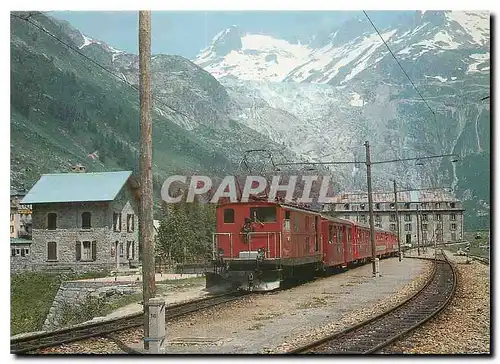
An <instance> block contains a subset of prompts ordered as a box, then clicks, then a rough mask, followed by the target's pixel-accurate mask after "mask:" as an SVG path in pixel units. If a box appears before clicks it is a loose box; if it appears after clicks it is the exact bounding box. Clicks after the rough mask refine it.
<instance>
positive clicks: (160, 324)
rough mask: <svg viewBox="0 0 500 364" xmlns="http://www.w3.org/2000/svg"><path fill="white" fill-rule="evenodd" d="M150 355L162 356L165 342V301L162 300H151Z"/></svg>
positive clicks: (147, 338)
mask: <svg viewBox="0 0 500 364" xmlns="http://www.w3.org/2000/svg"><path fill="white" fill-rule="evenodd" d="M148 306H149V310H148V311H149V337H145V338H144V340H145V341H147V342H149V354H160V353H161V351H162V350H163V349H162V345H163V342H164V340H165V300H163V299H161V298H150V299H149V304H148Z"/></svg>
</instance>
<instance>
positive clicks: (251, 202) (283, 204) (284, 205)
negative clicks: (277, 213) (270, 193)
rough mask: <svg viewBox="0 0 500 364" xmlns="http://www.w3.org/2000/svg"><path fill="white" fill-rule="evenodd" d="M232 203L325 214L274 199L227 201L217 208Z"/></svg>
mask: <svg viewBox="0 0 500 364" xmlns="http://www.w3.org/2000/svg"><path fill="white" fill-rule="evenodd" d="M230 205H270V206H279V207H282V208H285V209H287V210H293V211H299V212H308V213H310V214H313V215H320V216H323V215H322V213H321V212H320V211H317V210H313V209H310V208H307V207H304V206H300V205H295V204H293V203H286V202H274V201H268V200H257V199H255V200H253V199H252V200H248V202H240V201H238V202H225V203H221V204H218V205H217V208H219V207H227V206H230Z"/></svg>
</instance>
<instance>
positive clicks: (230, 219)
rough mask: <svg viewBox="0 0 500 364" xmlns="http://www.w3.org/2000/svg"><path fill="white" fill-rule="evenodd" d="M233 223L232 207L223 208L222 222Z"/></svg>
mask: <svg viewBox="0 0 500 364" xmlns="http://www.w3.org/2000/svg"><path fill="white" fill-rule="evenodd" d="M232 223H234V210H233V209H225V210H224V224H232Z"/></svg>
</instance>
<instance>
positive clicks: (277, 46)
mask: <svg viewBox="0 0 500 364" xmlns="http://www.w3.org/2000/svg"><path fill="white" fill-rule="evenodd" d="M420 14H421V13H420V12H416V13H415V15H414V16H413V17H408V18H407V19H406V22H405V23H404V24H401V25H400V26H399V27H397V28H388V29H381V35H382V37H383V38H384V40H385V41H386V42H387V43H388V44H389V45H390V46H391V49H392V50H393V51H394V52H395V53H396V54H397V55H398V58H399V59H401V60H409V59H412V60H416V59H417V58H418V57H420V56H422V55H424V54H426V53H429V52H433V53H434V54H439V53H442V52H445V51H447V50H462V49H473V48H483V47H486V46H488V48H489V14H488V13H487V12H485V13H469V12H441V13H439V12H425V13H424V14H421V15H420ZM353 29H358V30H359V34H357V35H355V36H352V37H346V35H352V33H353ZM326 39H327V40H328V42H325V40H323V41H322V42H319V46H318V42H317V39H316V38H314V37H313V41H312V42H311V44H300V43H299V44H293V43H290V42H288V41H286V40H283V39H276V38H273V37H272V36H269V35H263V34H249V33H242V32H241V31H240V30H239V29H238V28H237V27H236V26H232V27H230V28H228V29H226V30H224V31H222V32H220V33H219V34H217V35H216V36H215V37H214V38H213V40H212V43H211V44H210V45H209V46H208V47H207V48H205V49H204V50H203V51H202V52H201V53H200V54H199V55H198V56H197V57H196V59H195V60H194V62H195V63H196V64H198V65H199V66H201V67H203V68H204V69H206V70H207V71H209V72H210V73H211V74H212V75H213V76H215V77H216V78H222V77H225V76H235V77H237V78H238V79H241V80H266V81H294V82H309V83H329V84H334V85H342V84H345V83H346V82H348V81H349V80H351V79H352V78H353V77H355V76H356V75H358V74H359V73H360V72H362V71H363V70H366V69H367V68H370V67H372V66H376V65H377V64H378V63H379V62H380V61H382V60H383V59H384V57H385V56H386V55H387V53H388V51H387V48H386V47H385V45H384V43H383V42H382V41H381V40H380V37H379V35H378V34H377V33H376V32H375V30H373V28H372V27H371V26H370V24H369V23H368V22H367V20H363V19H354V20H352V21H350V22H349V23H347V24H344V25H342V26H341V27H339V28H338V29H335V30H334V31H332V33H331V34H330V35H329V36H328V37H326ZM315 40H316V42H315ZM479 57H481V56H479ZM482 57H483V58H482V59H481V60H485V61H486V60H489V52H488V56H484V55H483V56H482ZM472 64H474V62H473V61H472V62H471V65H472ZM347 69H349V71H350V72H348V73H347V72H346V70H347ZM471 69H472V70H473V71H475V70H476V68H475V67H472V68H471ZM486 70H487V69H486ZM477 71H480V69H478V70H477Z"/></svg>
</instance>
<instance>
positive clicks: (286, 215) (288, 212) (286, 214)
mask: <svg viewBox="0 0 500 364" xmlns="http://www.w3.org/2000/svg"><path fill="white" fill-rule="evenodd" d="M285 219H287V220H290V211H285Z"/></svg>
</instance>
